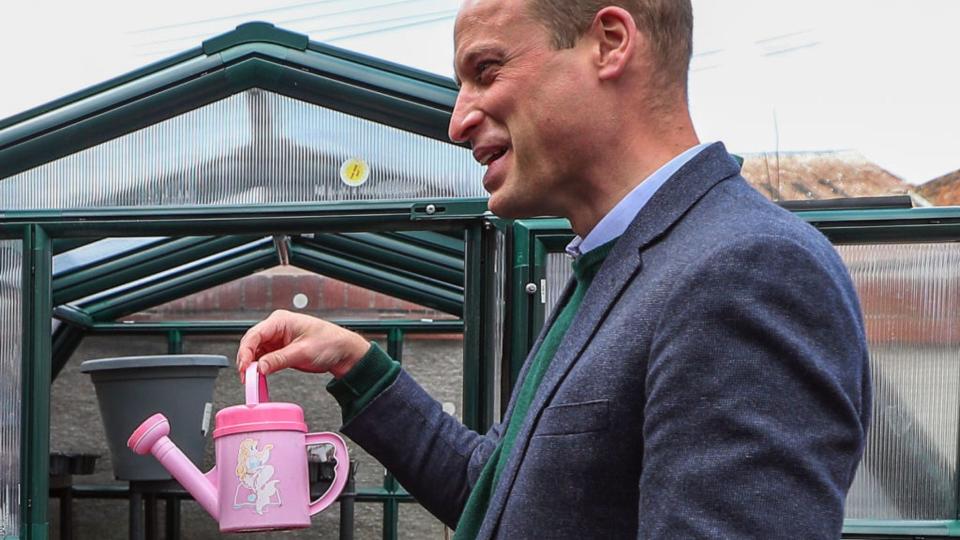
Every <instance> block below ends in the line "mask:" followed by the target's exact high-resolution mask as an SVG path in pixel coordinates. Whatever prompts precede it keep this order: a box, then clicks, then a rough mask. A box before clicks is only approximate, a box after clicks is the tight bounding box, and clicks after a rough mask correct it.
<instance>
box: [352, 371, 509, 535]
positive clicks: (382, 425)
mask: <svg viewBox="0 0 960 540" xmlns="http://www.w3.org/2000/svg"><path fill="white" fill-rule="evenodd" d="M341 431H342V432H343V433H344V434H346V435H347V436H349V437H350V438H351V439H353V440H354V441H355V442H356V443H357V444H359V445H360V446H361V447H363V449H364V450H366V451H367V452H369V453H370V454H371V455H372V456H373V457H375V458H376V459H377V460H379V461H380V463H382V464H383V465H384V466H385V467H386V468H387V469H389V470H390V472H392V473H393V474H394V476H396V478H397V480H399V482H400V484H402V485H403V487H404V488H406V489H407V490H408V491H409V492H410V493H411V494H412V495H413V496H414V497H416V499H417V501H418V502H419V503H420V504H422V505H423V507H424V508H426V509H427V511H429V512H430V513H431V514H433V515H434V516H436V517H437V518H438V519H440V520H441V521H443V522H444V523H445V524H446V525H447V526H449V527H450V528H454V527H456V524H457V521H458V520H459V519H460V514H461V513H462V512H463V507H464V505H465V504H466V502H467V498H468V497H469V495H470V491H471V489H472V488H473V485H474V484H475V483H476V481H477V478H478V477H479V476H480V470H481V469H482V468H483V466H484V464H485V463H486V462H487V459H489V457H490V455H491V454H492V453H493V450H494V448H496V445H497V444H498V443H499V441H500V437H501V425H500V424H495V425H494V426H493V427H492V428H491V429H490V430H489V431H488V432H487V433H486V434H479V433H477V432H475V431H473V430H471V429H469V428H467V427H466V426H464V425H463V424H462V423H461V422H460V421H459V420H457V419H456V418H454V417H453V416H450V415H449V414H447V413H445V412H443V407H442V405H441V404H440V403H439V402H437V401H436V400H435V399H433V398H432V397H430V395H429V394H427V392H426V391H425V390H424V389H423V388H422V387H421V386H420V385H419V384H417V382H416V381H414V380H413V378H412V377H410V375H408V374H407V373H406V371H403V370H401V371H400V374H399V376H398V377H397V379H396V380H395V381H394V382H393V384H392V385H390V386H389V387H387V388H386V389H385V390H384V391H383V392H381V393H380V394H379V395H378V396H377V397H376V398H374V399H373V401H371V402H370V403H369V404H368V405H367V406H366V407H365V408H364V409H363V410H361V411H360V412H359V413H357V414H356V415H355V416H354V417H353V418H352V419H350V420H349V421H347V422H346V424H344V426H343V427H342V428H341Z"/></svg>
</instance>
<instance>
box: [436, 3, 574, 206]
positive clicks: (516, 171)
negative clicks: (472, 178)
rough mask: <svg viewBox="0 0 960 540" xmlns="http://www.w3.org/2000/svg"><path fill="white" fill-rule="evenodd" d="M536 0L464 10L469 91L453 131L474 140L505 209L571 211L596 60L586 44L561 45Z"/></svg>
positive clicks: (496, 201)
mask: <svg viewBox="0 0 960 540" xmlns="http://www.w3.org/2000/svg"><path fill="white" fill-rule="evenodd" d="M526 1H527V0H475V1H468V2H467V3H466V4H465V5H464V7H463V9H462V10H461V12H460V14H459V16H458V17H457V24H456V29H455V31H454V40H455V50H456V53H455V54H456V56H455V70H456V73H457V77H458V79H459V81H460V94H459V95H458V97H457V104H456V107H455V109H454V112H453V117H452V118H451V121H450V138H451V139H452V140H454V141H457V142H469V143H470V144H471V146H472V147H473V155H474V158H475V159H476V160H477V161H478V162H480V163H481V164H483V165H485V166H486V168H487V170H486V174H485V175H484V177H483V187H484V189H486V190H487V191H488V192H489V193H490V202H489V205H490V209H491V210H493V211H494V212H495V213H496V214H497V215H500V216H503V217H508V218H517V217H529V216H535V215H547V214H551V215H567V212H566V211H565V209H566V208H569V205H570V204H571V201H572V200H574V199H575V198H576V197H575V196H574V193H575V189H576V186H575V184H576V176H577V175H578V174H579V168H578V162H582V161H584V158H585V157H586V156H584V155H583V152H584V151H585V144H584V143H585V141H586V140H588V139H589V138H590V133H589V128H587V126H585V125H583V122H582V119H583V117H584V114H583V112H582V111H583V110H584V108H585V106H588V104H587V103H583V102H582V101H581V98H582V94H583V92H582V90H583V85H582V84H580V82H581V81H583V80H584V79H583V75H585V73H584V68H585V67H586V64H585V63H584V62H583V59H584V54H583V51H582V50H578V48H577V47H574V48H573V49H564V50H555V49H554V48H553V47H552V46H551V44H550V34H549V33H548V31H547V29H546V28H545V27H544V26H543V25H542V24H541V23H539V22H537V21H534V20H531V18H530V17H529V16H528V15H527V12H526V10H525V9H524V2H526ZM578 84H579V85H580V88H579V90H578Z"/></svg>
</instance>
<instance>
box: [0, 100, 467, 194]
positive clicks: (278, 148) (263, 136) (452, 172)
mask: <svg viewBox="0 0 960 540" xmlns="http://www.w3.org/2000/svg"><path fill="white" fill-rule="evenodd" d="M482 172H483V171H482V168H481V167H480V165H479V164H477V163H476V161H474V159H473V157H472V155H471V153H470V151H469V150H467V149H465V148H462V147H459V146H455V145H452V144H447V143H444V142H441V141H437V140H434V139H430V138H427V137H423V136H420V135H415V134H412V133H409V132H406V131H402V130H400V129H396V128H392V127H388V126H385V125H382V124H378V123H376V122H371V121H368V120H364V119H360V118H357V117H353V116H350V115H347V114H344V113H340V112H337V111H333V110H330V109H326V108H323V107H319V106H316V105H313V104H310V103H306V102H303V101H299V100H296V99H292V98H289V97H286V96H281V95H279V94H275V93H272V92H268V91H264V90H259V89H252V90H247V91H245V92H242V93H239V94H236V95H233V96H230V97H228V98H225V99H223V100H221V101H218V102H215V103H212V104H210V105H206V106H204V107H201V108H199V109H196V110H194V111H191V112H188V113H185V114H182V115H180V116H177V117H175V118H171V119H169V120H165V121H163V122H160V123H158V124H155V125H153V126H149V127H147V128H144V129H141V130H139V131H136V132H133V133H129V134H127V135H123V136H121V137H118V138H116V139H114V140H111V141H108V142H105V143H102V144H100V145H97V146H94V147H91V148H88V149H86V150H82V151H80V152H77V153H75V154H72V155H70V156H66V157H64V158H61V159H58V160H55V161H53V162H50V163H48V164H45V165H41V166H38V167H36V168H34V169H31V170H28V171H25V172H23V173H20V174H17V175H14V176H11V177H9V178H7V179H4V180H2V181H0V201H3V206H4V208H5V209H10V210H18V209H21V210H22V209H41V208H43V209H47V208H49V209H61V208H101V207H112V206H153V205H177V206H193V205H213V206H217V205H232V204H257V203H287V202H311V203H312V202H326V201H370V200H390V199H427V198H438V197H483V196H485V192H484V191H483V188H482V186H481V181H480V178H481V176H482Z"/></svg>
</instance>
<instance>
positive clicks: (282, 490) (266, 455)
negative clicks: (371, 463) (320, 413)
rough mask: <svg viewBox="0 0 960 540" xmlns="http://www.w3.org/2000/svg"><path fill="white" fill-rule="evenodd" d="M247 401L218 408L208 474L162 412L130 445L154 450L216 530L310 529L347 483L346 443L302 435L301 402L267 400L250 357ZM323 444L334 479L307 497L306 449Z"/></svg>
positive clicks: (264, 384) (138, 450) (330, 435)
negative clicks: (173, 435) (330, 454)
mask: <svg viewBox="0 0 960 540" xmlns="http://www.w3.org/2000/svg"><path fill="white" fill-rule="evenodd" d="M246 398H247V404H246V405H235V406H233V407H227V408H226V409H223V410H221V411H220V412H218V413H217V417H216V426H215V428H214V430H213V439H214V442H215V444H216V457H217V464H216V465H215V466H214V467H213V468H212V469H210V471H209V472H208V473H206V474H204V473H201V472H200V471H199V470H198V469H197V468H196V467H195V466H194V465H193V463H192V462H191V461H190V460H189V459H188V458H187V457H186V456H185V455H184V454H183V452H181V451H180V449H178V448H177V446H176V445H175V444H173V441H171V440H170V438H169V437H168V436H167V435H169V433H170V423H169V422H168V421H167V419H166V417H164V416H163V415H162V414H159V413H158V414H155V415H153V416H151V417H150V418H147V419H146V420H145V421H144V422H143V423H142V424H140V427H138V428H137V429H136V431H134V432H133V435H131V436H130V439H129V440H128V441H127V446H128V447H130V449H131V450H133V451H134V452H136V453H137V454H140V455H145V454H147V453H151V454H153V456H154V457H156V458H157V460H159V461H160V464H161V465H163V466H164V467H165V468H166V469H167V470H168V471H170V474H172V475H173V477H174V478H176V479H177V481H178V482H180V485H182V486H183V487H184V489H186V490H187V491H189V492H190V494H191V495H193V498H194V499H196V501H197V502H198V503H200V506H202V507H203V509H204V510H206V511H207V512H208V513H209V514H210V515H211V516H213V519H215V520H217V521H218V522H219V523H220V532H240V531H263V530H280V529H302V528H306V527H309V526H310V516H312V515H313V514H316V513H317V512H320V511H321V510H323V509H325V508H327V507H328V506H330V505H331V504H333V502H334V501H335V500H336V499H337V497H338V496H339V495H340V492H341V491H342V490H343V486H344V484H346V482H347V474H348V473H347V470H348V468H349V457H348V455H347V447H346V445H345V444H344V442H343V439H341V438H340V436H339V435H337V434H336V433H307V426H306V424H305V423H304V420H303V409H301V408H300V407H299V406H298V405H294V404H293V403H270V402H269V399H270V398H269V395H268V393H267V379H266V377H264V376H261V375H260V372H259V371H258V370H257V364H256V363H255V362H254V363H252V364H250V366H249V367H248V368H247V371H246ZM320 444H329V445H332V446H333V448H334V457H335V459H336V461H337V464H336V467H335V469H334V471H335V476H334V480H333V484H332V485H331V486H330V488H329V489H328V490H327V492H326V493H324V494H323V496H322V497H320V498H319V499H317V500H315V501H312V502H311V501H310V484H309V481H308V480H309V479H308V473H307V452H306V450H305V447H308V446H316V445H320Z"/></svg>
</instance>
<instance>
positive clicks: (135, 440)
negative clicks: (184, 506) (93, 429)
mask: <svg viewBox="0 0 960 540" xmlns="http://www.w3.org/2000/svg"><path fill="white" fill-rule="evenodd" d="M169 434H170V422H169V421H168V420H167V418H166V417H165V416H163V415H162V414H160V413H157V414H155V415H153V416H151V417H150V418H147V419H146V420H144V421H143V423H142V424H140V427H138V428H137V429H136V431H134V432H133V435H131V436H130V439H129V440H127V446H128V447H129V448H130V449H131V450H133V451H134V452H136V453H137V454H140V455H146V454H153V456H154V457H155V458H157V461H159V462H160V464H161V465H163V467H164V468H165V469H167V471H169V472H170V474H171V475H173V477H174V478H176V479H177V482H180V485H182V486H183V488H184V489H186V490H187V491H189V492H190V495H192V496H193V498H194V499H195V500H196V501H197V503H199V504H200V506H201V507H203V509H204V510H206V511H207V513H209V514H210V515H211V516H213V519H217V520H218V519H219V517H220V516H219V514H220V508H219V504H218V502H217V501H218V497H217V485H216V484H215V483H214V482H215V480H216V478H217V475H216V467H214V468H213V469H211V470H210V472H208V473H207V474H203V473H202V472H200V470H199V469H197V467H196V466H195V465H194V464H193V462H192V461H190V458H188V457H187V456H186V455H184V453H183V452H181V451H180V449H179V448H177V445H175V444H173V441H171V440H170V437H168V435H169ZM211 479H213V480H211Z"/></svg>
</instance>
